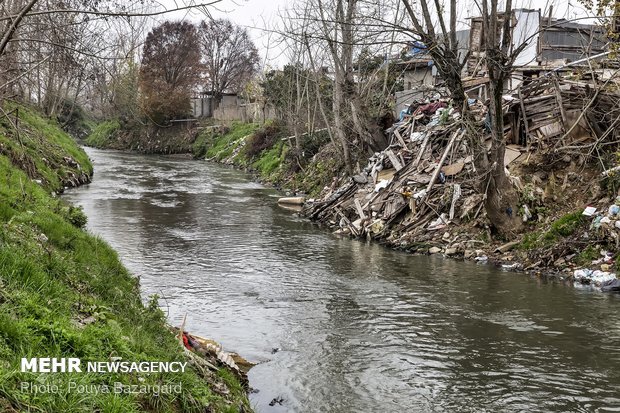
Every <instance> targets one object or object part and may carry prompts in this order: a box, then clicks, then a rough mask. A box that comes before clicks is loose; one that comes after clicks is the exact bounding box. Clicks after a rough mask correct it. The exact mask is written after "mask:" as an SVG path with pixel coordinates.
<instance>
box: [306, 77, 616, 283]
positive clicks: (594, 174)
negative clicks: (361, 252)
mask: <svg viewBox="0 0 620 413" xmlns="http://www.w3.org/2000/svg"><path fill="white" fill-rule="evenodd" d="M580 76H581V77H578V78H576V77H573V78H570V77H568V76H565V77H560V76H558V75H556V74H552V75H550V76H547V77H543V78H540V79H538V80H536V81H534V80H532V81H531V82H530V83H529V84H528V85H524V86H523V87H522V88H519V89H518V90H517V91H515V93H514V94H512V95H507V96H504V122H505V126H506V129H505V140H506V153H505V158H504V165H505V167H506V168H507V171H508V176H509V179H510V180H511V182H512V183H513V184H514V185H515V187H516V188H517V190H518V191H519V193H520V194H521V202H522V203H523V205H520V208H519V210H518V211H514V213H517V214H519V216H522V218H523V221H525V222H527V224H526V225H527V226H526V228H527V230H526V231H525V232H526V233H530V235H533V234H534V233H540V234H543V235H544V234H549V231H548V230H547V228H548V227H549V225H552V224H553V222H555V221H557V220H558V219H559V218H561V217H562V216H565V215H567V214H571V213H575V212H576V211H579V212H578V214H580V213H581V211H582V210H583V209H584V208H585V207H586V206H588V205H596V206H597V207H599V208H601V209H603V208H604V209H605V210H606V209H607V207H609V205H610V201H609V199H610V198H611V199H614V198H615V197H616V195H618V194H620V193H618V194H616V193H613V194H610V192H611V191H610V189H609V188H611V187H612V186H613V185H616V184H615V183H614V182H616V181H617V185H616V187H617V188H620V166H617V165H618V163H617V159H616V156H615V152H616V151H618V150H619V145H618V142H620V128H618V127H617V126H618V125H620V123H619V121H620V87H619V86H620V82H617V81H616V79H615V77H613V76H610V75H609V71H606V72H603V73H601V74H597V75H596V76H592V77H591V78H589V79H584V77H583V75H580ZM468 104H469V108H470V110H471V113H472V115H473V119H474V121H475V122H477V125H476V126H475V127H477V128H479V130H480V131H483V130H484V128H485V127H486V125H485V124H486V123H487V122H486V117H487V110H486V107H485V106H484V104H482V103H481V102H480V101H479V100H474V99H470V100H469V101H468ZM387 132H388V133H389V137H390V145H389V146H388V147H387V148H386V149H385V150H383V151H382V152H379V153H375V154H374V155H373V156H372V157H371V158H370V159H369V160H368V164H367V165H366V167H365V168H364V169H363V170H362V171H361V172H360V173H359V174H357V175H355V176H353V177H351V178H349V179H347V181H346V182H345V183H344V184H343V185H341V186H340V187H338V188H336V187H332V188H327V187H326V188H325V189H324V192H323V193H322V194H321V195H320V196H319V197H318V199H316V200H308V201H307V202H306V205H305V206H304V212H303V213H304V215H306V216H308V217H309V218H311V219H312V220H315V221H318V222H320V223H323V224H326V225H327V226H329V227H330V228H331V229H333V230H334V231H335V232H337V233H341V234H349V235H351V236H355V237H366V238H369V239H375V240H378V241H379V242H381V243H383V244H386V245H388V246H391V247H396V248H402V249H406V250H408V251H412V252H415V251H419V252H429V253H439V252H441V253H443V254H445V255H451V256H454V255H462V256H464V257H465V258H474V259H478V260H482V261H484V260H486V258H487V256H488V259H489V260H490V261H495V262H498V263H500V264H504V266H505V267H506V268H515V269H518V268H523V269H527V270H532V271H537V270H539V269H549V268H554V271H561V272H565V273H567V274H570V276H571V277H573V278H574V279H576V280H580V281H583V282H586V283H587V282H590V280H591V281H592V283H593V284H600V285H602V283H604V282H607V281H610V280H611V281H613V280H614V279H615V273H614V272H613V269H614V268H611V269H607V270H606V268H607V267H605V266H603V268H600V267H592V269H591V270H590V269H588V268H583V264H582V263H580V262H579V261H578V260H577V258H579V256H580V255H583V254H580V250H582V249H583V248H584V245H585V244H584V243H586V244H587V243H589V242H595V243H597V245H599V244H600V246H602V247H601V248H599V250H604V251H610V254H611V256H612V257H613V258H611V261H618V259H620V257H618V254H617V250H618V244H619V243H620V223H618V227H616V226H615V225H616V222H617V221H620V217H616V216H615V215H614V216H611V215H609V214H608V216H607V218H609V219H610V220H611V224H610V223H608V222H607V220H606V219H605V217H604V216H601V221H600V222H599V223H600V225H601V226H602V227H603V228H602V229H601V230H597V229H596V228H594V231H592V230H590V231H588V230H587V229H583V228H581V227H579V229H578V230H577V231H582V230H584V233H579V234H577V233H575V234H572V233H571V234H570V236H567V235H566V234H564V233H562V234H561V235H558V236H560V237H563V238H562V239H559V240H558V241H557V242H555V243H554V244H553V245H549V242H547V243H544V242H537V243H534V244H536V245H533V246H531V247H523V248H519V249H518V250H515V249H516V247H518V246H520V240H519V239H517V240H513V241H512V242H509V243H507V244H504V245H499V243H498V244H497V245H495V244H493V245H490V244H491V242H492V241H493V240H492V237H491V232H490V229H489V224H488V220H487V219H486V217H485V210H484V208H483V197H482V192H483V188H479V187H478V186H479V182H480V177H479V175H480V174H479V173H477V172H476V166H475V164H474V162H473V150H472V148H470V147H469V143H468V142H469V141H468V139H465V132H464V128H463V122H462V120H461V119H460V118H459V113H458V111H455V110H454V109H453V108H452V107H451V105H450V100H449V99H443V100H442V99H436V100H435V101H431V102H426V103H421V104H414V105H412V107H411V108H410V110H409V111H408V113H407V114H404V116H403V118H402V119H401V120H400V121H399V122H398V123H396V124H394V125H393V126H392V127H391V128H390V129H389V130H388V131H387ZM486 143H487V147H489V146H490V145H489V143H490V141H487V142H486ZM607 155H608V156H607ZM606 156H607V157H606ZM601 166H602V167H603V173H602V175H601ZM478 172H479V171H478ZM605 180H607V181H613V182H611V184H605ZM612 184H613V185H612ZM605 186H606V187H607V188H605ZM618 203H620V200H619V201H618ZM593 222H594V225H595V226H596V225H598V224H597V223H596V218H594V221H593ZM582 224H583V222H582ZM607 227H609V228H608V229H609V231H608V232H609V234H608V235H605V234H603V232H604V231H603V230H605V229H606V228H607ZM552 232H553V231H552ZM588 234H589V235H590V236H591V238H590V239H587V237H586V236H587V235H588ZM614 236H615V237H614ZM554 237H555V235H554ZM584 237H586V238H584ZM592 237H595V238H596V239H594V238H592ZM530 238H532V237H530ZM543 241H544V240H543ZM560 241H561V242H560ZM523 249H527V250H528V251H527V252H524V251H523ZM606 254H607V253H606ZM605 257H607V258H606V259H607V260H608V261H609V260H610V258H609V257H608V255H605ZM581 258H583V257H581ZM519 260H521V261H520V262H518V261H519ZM582 261H583V259H582ZM593 261H596V260H593ZM515 262H516V263H515ZM576 269H577V270H583V271H584V272H583V273H582V272H575V271H574V270H576ZM595 271H599V273H595ZM600 272H602V273H604V274H601V273H600Z"/></svg>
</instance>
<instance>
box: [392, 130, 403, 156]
mask: <svg viewBox="0 0 620 413" xmlns="http://www.w3.org/2000/svg"><path fill="white" fill-rule="evenodd" d="M394 136H396V139H398V142H400V144H401V145H402V147H403V148H406V147H407V144H406V143H405V141H404V140H403V137H402V136H400V132H398V130H397V129H394ZM388 156H389V154H388Z"/></svg>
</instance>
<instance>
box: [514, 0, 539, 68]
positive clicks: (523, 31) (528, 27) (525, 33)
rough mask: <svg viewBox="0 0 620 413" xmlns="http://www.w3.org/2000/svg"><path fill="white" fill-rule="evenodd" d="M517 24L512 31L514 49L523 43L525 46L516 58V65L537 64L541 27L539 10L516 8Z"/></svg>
mask: <svg viewBox="0 0 620 413" xmlns="http://www.w3.org/2000/svg"><path fill="white" fill-rule="evenodd" d="M514 17H515V19H516V24H515V26H514V29H513V31H512V44H513V45H514V46H513V50H514V49H515V48H517V47H519V46H520V45H522V44H523V43H527V45H526V46H525V48H524V49H523V50H522V51H521V53H519V55H518V56H517V58H516V60H515V63H514V64H515V66H530V65H536V64H537V63H538V62H537V60H538V30H539V27H540V11H539V10H515V11H514Z"/></svg>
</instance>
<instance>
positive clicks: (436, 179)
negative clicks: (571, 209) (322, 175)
mask: <svg viewBox="0 0 620 413" xmlns="http://www.w3.org/2000/svg"><path fill="white" fill-rule="evenodd" d="M469 103H470V108H471V109H472V112H473V113H477V114H479V115H480V119H482V114H483V113H484V112H485V108H484V106H483V105H482V104H481V103H479V102H478V101H475V100H473V99H471V100H470V102H469ZM408 112H409V113H410V114H407V115H405V116H404V118H403V120H401V121H399V122H398V123H396V124H394V125H393V126H392V127H391V128H390V129H389V130H388V133H390V137H391V142H390V143H391V144H390V145H389V146H388V147H387V148H386V149H385V150H383V151H382V152H380V153H375V154H374V155H373V156H372V157H371V158H370V159H369V160H368V165H367V166H366V167H365V168H364V170H363V171H362V172H361V173H359V174H357V175H355V176H354V177H353V178H352V179H351V180H350V181H349V182H348V183H346V184H345V185H343V186H342V187H340V188H337V189H333V190H330V191H329V192H328V193H326V194H324V196H323V197H322V199H321V200H319V201H314V202H308V203H307V204H306V209H305V214H306V215H307V216H309V217H310V218H311V219H313V220H316V221H319V222H323V223H327V224H328V225H330V226H331V227H333V228H335V229H336V230H337V232H339V233H343V234H350V235H353V236H356V237H361V236H366V237H369V238H373V239H384V240H386V241H388V242H389V243H391V244H392V245H398V244H400V243H403V242H404V243H406V242H407V241H409V240H413V239H415V240H416V241H423V240H425V239H426V240H427V239H431V238H436V237H439V238H446V240H447V239H448V238H451V236H450V234H448V232H447V231H448V230H449V227H450V225H451V223H453V222H460V220H462V219H464V218H465V217H470V218H476V217H477V216H478V215H479V214H481V212H482V213H483V212H484V211H483V209H482V196H481V195H480V194H478V193H477V191H476V190H475V188H474V185H475V184H476V182H477V181H476V180H475V166H474V163H473V157H472V155H471V152H472V151H471V150H470V148H469V147H468V143H467V141H466V139H464V135H465V130H464V128H462V123H461V122H460V121H459V118H460V114H459V113H458V112H456V111H455V110H454V109H453V108H451V107H450V104H449V101H446V100H437V101H434V102H428V103H418V104H417V106H416V107H411V108H410V110H409V111H408ZM445 234H448V235H445ZM448 241H453V240H452V239H450V240H448ZM448 244H452V242H448ZM447 252H448V253H454V254H456V253H458V252H462V251H458V250H457V251H452V250H448V251H447Z"/></svg>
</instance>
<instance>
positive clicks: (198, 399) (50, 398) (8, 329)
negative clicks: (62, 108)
mask: <svg viewBox="0 0 620 413" xmlns="http://www.w3.org/2000/svg"><path fill="white" fill-rule="evenodd" d="M4 109H5V110H7V111H12V115H9V117H4V118H3V119H2V121H1V123H0V176H1V177H2V178H0V200H1V202H0V244H1V245H2V248H1V249H0V363H1V364H2V366H3V371H4V374H3V375H2V377H1V378H0V410H2V411H6V412H17V411H27V410H28V411H29V410H38V411H54V412H58V411H67V412H82V411H109V412H112V411H117V412H121V411H122V412H138V411H153V412H181V411H182V412H188V411H196V412H198V411H205V409H210V410H211V411H218V412H219V411H226V412H230V411H249V410H250V407H249V403H248V401H247V395H246V394H245V390H244V389H243V387H242V386H241V384H240V383H239V380H238V379H237V378H236V377H235V376H234V374H232V373H231V372H230V371H228V370H227V369H225V368H219V369H216V370H208V369H207V370H205V369H199V368H195V367H191V368H190V367H188V368H187V370H184V371H182V372H174V373H172V372H170V373H166V374H138V373H135V374H120V373H113V372H108V373H99V374H94V373H86V372H84V373H75V374H50V375H41V374H36V373H30V372H22V371H21V370H20V360H21V358H23V357H27V358H31V357H58V358H61V357H73V358H78V359H82V360H83V362H84V363H85V362H86V361H87V360H88V361H109V360H110V359H113V360H125V361H129V362H139V361H146V360H148V361H166V362H172V361H174V362H180V363H181V362H182V363H186V362H187V361H188V360H187V358H186V355H184V352H183V349H182V347H181V346H180V344H179V340H178V338H176V337H175V335H174V334H173V333H172V332H171V331H170V330H169V328H168V326H167V325H166V317H165V315H164V313H163V312H162V311H161V310H160V309H159V307H158V303H157V297H156V296H154V297H152V298H151V300H150V302H149V304H148V305H146V306H145V305H144V304H143V302H142V299H141V296H140V289H139V280H138V279H137V278H135V277H133V276H132V275H131V274H130V273H129V272H128V270H127V269H126V268H125V267H124V266H123V265H122V264H121V262H120V261H119V259H118V256H117V253H116V252H115V251H114V250H113V249H112V248H110V246H109V245H108V244H107V243H106V242H104V241H103V240H102V239H100V238H98V237H95V236H93V235H91V234H90V233H88V232H87V231H86V230H85V229H84V227H85V225H86V222H87V217H86V215H85V214H84V213H83V212H82V210H81V209H79V208H75V207H73V206H71V205H69V204H67V203H65V202H64V201H63V200H61V199H59V194H60V193H62V192H63V191H64V190H65V189H66V188H69V187H75V186H78V185H81V184H85V183H88V182H90V178H91V176H92V174H93V168H92V165H91V162H90V160H89V159H88V156H87V155H86V153H85V152H84V151H83V150H82V149H80V148H79V147H78V146H77V144H76V143H75V142H74V141H73V139H72V138H70V137H69V136H68V135H67V134H65V133H64V132H62V131H61V130H60V128H59V127H58V125H57V124H55V123H53V122H51V121H48V120H46V119H44V118H43V117H42V116H41V115H40V114H38V113H37V112H35V111H34V110H32V109H29V108H27V107H22V106H16V105H7V106H6V107H5V108H4ZM16 126H18V128H19V129H16ZM17 130H18V132H17ZM23 383H36V384H37V386H41V387H45V388H49V389H55V390H54V391H40V392H39V391H37V392H32V391H27V389H28V387H26V390H24V389H25V388H24V386H23ZM115 383H120V384H121V385H122V386H124V387H123V388H125V387H127V388H130V387H129V386H142V387H144V388H148V389H154V388H164V387H165V388H168V387H170V388H173V387H174V388H175V389H178V392H177V391H174V392H164V391H162V392H161V393H159V392H152V391H145V392H122V393H121V394H117V393H114V392H108V393H105V394H95V393H93V392H79V391H72V388H73V387H75V386H81V387H80V388H88V387H89V386H91V387H92V386H95V387H98V388H101V386H106V387H107V388H108V389H111V388H114V386H115ZM72 386H73V387H72ZM37 388H38V387H37ZM75 388H77V387H75Z"/></svg>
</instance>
